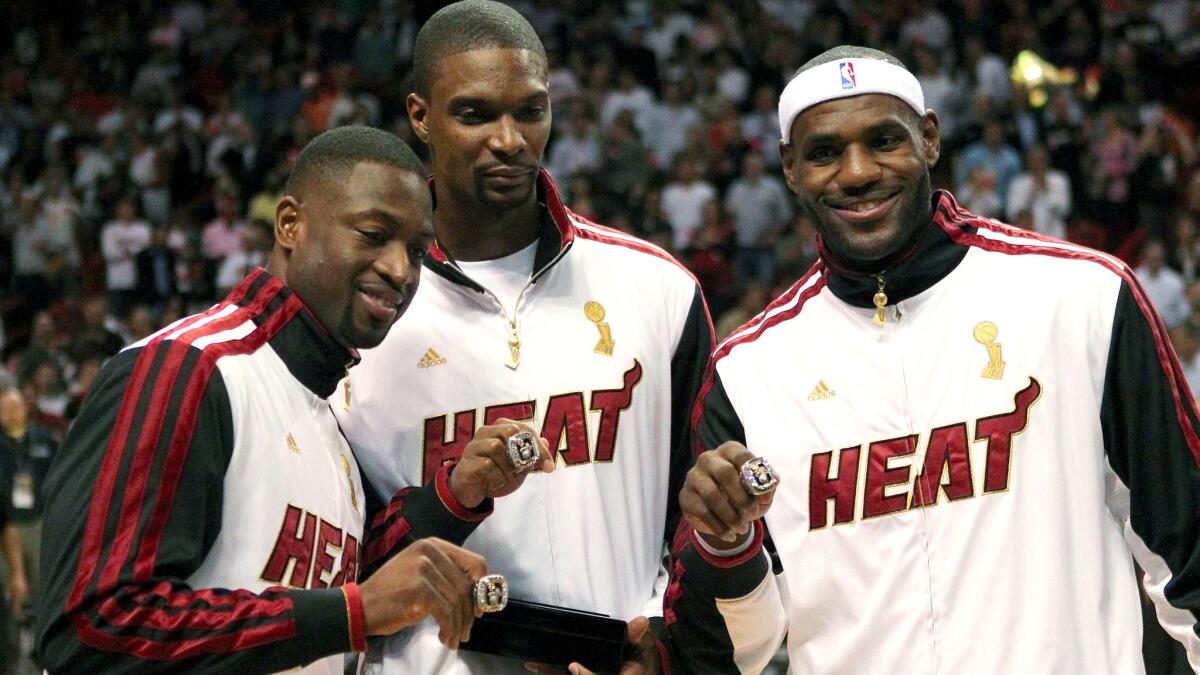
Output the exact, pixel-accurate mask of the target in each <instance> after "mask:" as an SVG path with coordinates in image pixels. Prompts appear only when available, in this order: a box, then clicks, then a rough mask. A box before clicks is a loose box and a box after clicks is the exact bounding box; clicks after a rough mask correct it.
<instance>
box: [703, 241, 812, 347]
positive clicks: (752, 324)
mask: <svg viewBox="0 0 1200 675" xmlns="http://www.w3.org/2000/svg"><path fill="white" fill-rule="evenodd" d="M824 289H825V267H824V265H823V264H822V263H820V262H818V263H817V264H816V265H813V266H812V267H811V268H810V269H809V270H808V272H806V273H805V274H804V276H802V277H800V279H799V280H798V281H797V282H796V283H794V284H792V285H791V287H789V288H788V289H787V290H786V291H784V292H783V293H781V294H780V295H779V297H777V298H775V299H774V300H772V301H771V303H770V304H768V305H767V308H766V309H764V310H763V311H762V312H759V313H758V314H757V315H756V316H755V317H754V318H752V319H750V320H749V321H747V322H746V323H744V324H742V325H741V326H740V327H738V328H737V329H736V330H734V331H733V332H732V333H730V334H729V336H728V337H726V338H725V339H724V340H722V341H721V342H720V343H718V344H717V347H716V349H714V350H713V356H712V363H713V365H714V367H715V366H716V365H717V364H718V362H720V361H721V360H723V359H725V358H727V357H729V356H731V355H732V354H734V353H735V352H747V351H753V350H754V349H755V347H757V346H760V345H762V344H763V342H762V341H761V338H763V337H764V336H765V335H767V334H768V333H770V332H772V331H776V330H778V327H779V326H782V325H786V324H788V323H789V322H792V321H795V320H796V319H797V318H798V317H800V316H801V313H802V312H803V311H804V309H805V308H806V307H807V306H808V303H809V301H810V300H811V299H812V298H813V297H815V296H816V295H818V294H820V293H821V291H822V290H824Z"/></svg>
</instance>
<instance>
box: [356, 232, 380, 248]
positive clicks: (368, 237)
mask: <svg viewBox="0 0 1200 675" xmlns="http://www.w3.org/2000/svg"><path fill="white" fill-rule="evenodd" d="M357 232H358V235H359V236H360V237H362V238H363V240H364V241H366V242H367V243H369V244H371V245H373V246H378V245H380V244H383V243H384V242H386V241H387V235H385V234H384V233H383V232H381V231H380V230H374V229H371V228H359V229H358V230H357Z"/></svg>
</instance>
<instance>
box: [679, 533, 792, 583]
mask: <svg viewBox="0 0 1200 675" xmlns="http://www.w3.org/2000/svg"><path fill="white" fill-rule="evenodd" d="M764 532H765V528H763V526H762V523H761V522H756V523H755V526H754V535H753V537H752V539H751V542H750V546H749V548H747V549H746V550H745V551H744V552H742V553H740V554H738V555H736V556H733V557H720V556H716V555H713V554H711V553H709V552H707V551H705V550H704V548H703V547H702V546H700V544H699V543H698V542H697V541H696V539H695V537H696V536H697V535H696V533H695V531H693V532H692V533H691V535H690V536H689V537H688V541H687V545H686V546H685V547H684V549H683V551H682V552H681V553H680V555H679V559H680V562H681V563H682V564H683V566H684V568H685V569H687V571H688V576H689V577H690V579H689V583H694V584H697V585H700V586H703V587H704V588H707V589H709V591H710V592H711V593H712V596H713V597H715V598H723V599H724V598H729V599H732V598H741V597H744V596H745V595H747V594H748V593H750V592H751V591H753V590H754V589H755V588H757V587H758V585H759V584H760V583H762V580H763V578H764V577H765V576H766V575H767V574H768V573H769V572H770V562H769V561H768V559H767V556H766V555H764V554H763V534H764Z"/></svg>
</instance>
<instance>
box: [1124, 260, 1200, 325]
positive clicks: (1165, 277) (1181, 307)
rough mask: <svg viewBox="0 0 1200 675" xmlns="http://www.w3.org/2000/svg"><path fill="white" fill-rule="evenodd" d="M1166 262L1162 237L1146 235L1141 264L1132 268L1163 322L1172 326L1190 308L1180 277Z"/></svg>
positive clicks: (1178, 321)
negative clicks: (1134, 268)
mask: <svg viewBox="0 0 1200 675" xmlns="http://www.w3.org/2000/svg"><path fill="white" fill-rule="evenodd" d="M1166 262H1167V251H1166V248H1165V247H1164V246H1163V242H1162V240H1160V239H1148V240H1147V241H1146V243H1145V245H1144V246H1143V247H1142V264H1141V265H1139V266H1138V268H1137V270H1136V272H1137V276H1138V280H1139V281H1141V282H1142V286H1143V287H1145V289H1146V295H1148V296H1149V297H1150V302H1151V303H1153V304H1154V308H1155V309H1157V310H1158V314H1159V316H1161V317H1162V320H1163V323H1164V324H1166V325H1167V328H1174V327H1176V326H1178V325H1180V324H1182V323H1183V322H1184V321H1186V320H1187V318H1188V315H1189V314H1191V311H1192V310H1191V306H1190V305H1188V301H1187V296H1186V295H1185V294H1184V289H1185V286H1184V283H1183V277H1182V276H1180V274H1179V272H1176V271H1175V270H1173V269H1171V268H1170V267H1167V265H1166Z"/></svg>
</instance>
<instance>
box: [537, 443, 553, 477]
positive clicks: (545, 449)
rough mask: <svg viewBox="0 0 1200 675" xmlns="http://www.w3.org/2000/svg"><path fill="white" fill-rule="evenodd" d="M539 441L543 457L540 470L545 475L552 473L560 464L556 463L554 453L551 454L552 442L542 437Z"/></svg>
mask: <svg viewBox="0 0 1200 675" xmlns="http://www.w3.org/2000/svg"><path fill="white" fill-rule="evenodd" d="M537 439H538V447H540V448H541V455H542V461H541V464H540V465H539V466H538V469H539V470H541V471H542V472H544V473H550V472H552V471H554V470H555V469H557V468H558V463H557V462H555V461H554V453H552V452H550V441H548V440H546V439H545V438H544V437H542V436H538V437H537Z"/></svg>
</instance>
